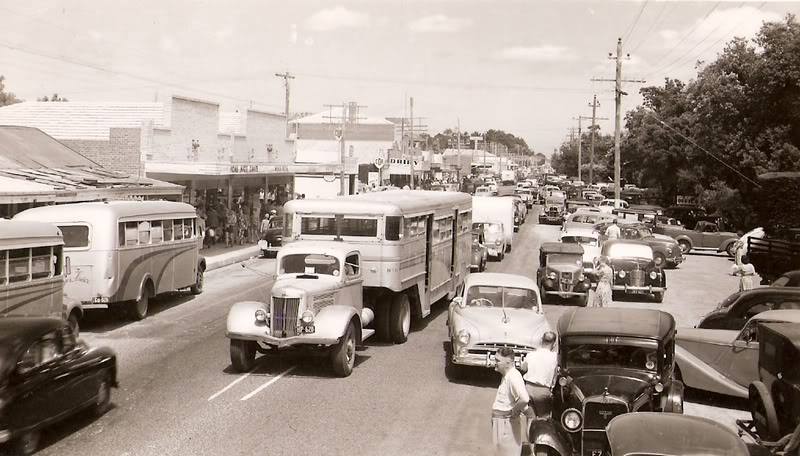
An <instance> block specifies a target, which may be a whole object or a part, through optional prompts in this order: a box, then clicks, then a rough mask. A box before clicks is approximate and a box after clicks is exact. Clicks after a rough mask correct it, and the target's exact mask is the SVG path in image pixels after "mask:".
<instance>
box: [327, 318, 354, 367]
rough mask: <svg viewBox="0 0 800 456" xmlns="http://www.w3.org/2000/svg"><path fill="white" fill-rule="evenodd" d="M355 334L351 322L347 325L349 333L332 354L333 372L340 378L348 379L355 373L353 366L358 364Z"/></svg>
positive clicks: (345, 334)
mask: <svg viewBox="0 0 800 456" xmlns="http://www.w3.org/2000/svg"><path fill="white" fill-rule="evenodd" d="M353 332H354V330H353V323H352V322H350V324H349V325H347V331H345V333H344V336H342V340H341V341H339V343H338V344H337V345H336V348H334V349H333V352H331V365H332V367H333V372H335V373H336V375H338V376H339V377H347V376H348V375H350V374H351V373H352V372H353V366H354V365H355V362H356V338H355V336H354V335H353Z"/></svg>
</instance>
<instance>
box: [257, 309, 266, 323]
mask: <svg viewBox="0 0 800 456" xmlns="http://www.w3.org/2000/svg"><path fill="white" fill-rule="evenodd" d="M256 321H260V322H265V323H266V321H267V312H265V311H264V309H258V310H256Z"/></svg>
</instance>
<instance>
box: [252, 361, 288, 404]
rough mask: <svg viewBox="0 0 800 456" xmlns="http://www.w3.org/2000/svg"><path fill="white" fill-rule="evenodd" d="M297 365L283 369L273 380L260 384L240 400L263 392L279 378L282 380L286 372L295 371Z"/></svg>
mask: <svg viewBox="0 0 800 456" xmlns="http://www.w3.org/2000/svg"><path fill="white" fill-rule="evenodd" d="M295 367H297V366H292V367H290V368H288V369H286V370H285V371H283V372H281V373H280V374H278V376H277V377H275V378H273V379H272V380H270V381H268V382H267V383H264V384H263V385H261V386H259V387H258V388H256V389H255V390H254V391H253V392H252V393H250V394H248V395H247V396H244V397H243V398H241V399H239V400H240V401H246V400H248V399H250V398H251V397H253V396H255V395H256V394H258V393H260V392H261V390H263V389H265V388H266V387H268V386H269V385H272V384H273V383H275V382H277V381H278V380H280V379H281V377H283V376H284V375H286V374H288V373H289V372H291V371H293V370H294V368H295Z"/></svg>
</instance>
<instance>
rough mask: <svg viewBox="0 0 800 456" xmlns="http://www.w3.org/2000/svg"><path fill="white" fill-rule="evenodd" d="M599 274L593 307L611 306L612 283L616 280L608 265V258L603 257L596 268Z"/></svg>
mask: <svg viewBox="0 0 800 456" xmlns="http://www.w3.org/2000/svg"><path fill="white" fill-rule="evenodd" d="M595 272H596V273H597V289H595V291H594V300H593V301H592V307H606V306H609V305H611V302H612V298H611V283H612V281H613V280H614V271H613V270H612V269H611V266H609V265H608V258H606V257H604V256H601V257H600V258H599V259H598V261H597V267H596V268H595Z"/></svg>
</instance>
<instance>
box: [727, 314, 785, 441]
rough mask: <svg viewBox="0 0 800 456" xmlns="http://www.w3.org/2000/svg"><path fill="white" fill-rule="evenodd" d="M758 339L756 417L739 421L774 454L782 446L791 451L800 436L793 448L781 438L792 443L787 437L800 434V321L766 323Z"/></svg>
mask: <svg viewBox="0 0 800 456" xmlns="http://www.w3.org/2000/svg"><path fill="white" fill-rule="evenodd" d="M758 340H759V355H758V376H759V379H758V380H756V381H753V382H752V383H751V384H750V387H749V402H750V412H751V414H752V417H753V419H752V420H736V424H738V425H739V428H740V429H742V430H743V431H744V432H747V433H748V434H749V435H750V436H751V437H752V438H753V439H754V440H755V441H756V442H757V443H759V444H762V445H764V446H766V447H768V448H770V449H772V451H773V454H776V453H777V451H780V450H783V451H785V454H791V453H790V451H795V452H796V451H797V448H798V446H799V445H800V441H799V440H795V442H794V445H795V447H794V449H793V450H792V449H789V448H780V447H781V445H780V443H779V442H777V441H778V440H782V441H784V444H788V443H789V442H788V440H789V439H788V438H787V437H789V435H790V434H792V433H794V434H795V435H797V436H798V437H800V369H797V364H798V362H800V325H798V324H794V323H762V324H760V325H759V326H758ZM777 454H783V453H777ZM795 454H797V453H795Z"/></svg>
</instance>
